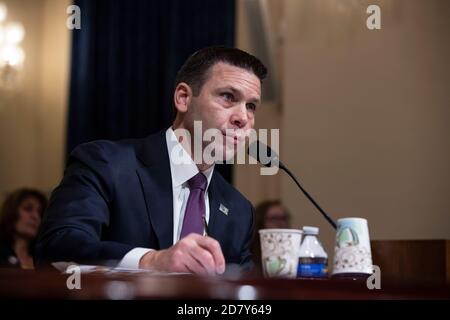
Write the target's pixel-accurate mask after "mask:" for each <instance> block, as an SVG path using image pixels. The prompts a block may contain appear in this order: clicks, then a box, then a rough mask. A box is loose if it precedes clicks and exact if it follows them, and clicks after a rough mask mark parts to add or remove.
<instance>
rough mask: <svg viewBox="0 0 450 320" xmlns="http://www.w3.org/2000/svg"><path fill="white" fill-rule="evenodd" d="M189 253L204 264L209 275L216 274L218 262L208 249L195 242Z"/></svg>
mask: <svg viewBox="0 0 450 320" xmlns="http://www.w3.org/2000/svg"><path fill="white" fill-rule="evenodd" d="M189 253H190V254H191V255H192V257H193V258H194V259H195V260H197V261H198V262H199V263H200V264H201V265H202V266H203V268H204V269H205V270H206V271H207V272H208V274H209V275H214V274H216V263H215V261H214V258H213V256H212V254H211V253H210V252H209V251H208V250H207V249H205V248H203V247H201V246H200V245H199V244H198V243H197V242H194V244H193V245H192V247H190V251H189Z"/></svg>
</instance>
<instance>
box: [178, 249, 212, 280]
mask: <svg viewBox="0 0 450 320" xmlns="http://www.w3.org/2000/svg"><path fill="white" fill-rule="evenodd" d="M183 264H184V266H185V268H186V269H188V270H189V272H191V273H195V274H201V275H207V274H208V271H207V270H206V269H205V268H204V267H203V266H202V265H201V264H200V263H199V262H198V261H197V260H196V259H194V257H192V256H191V255H190V254H188V253H187V254H185V255H184V259H183Z"/></svg>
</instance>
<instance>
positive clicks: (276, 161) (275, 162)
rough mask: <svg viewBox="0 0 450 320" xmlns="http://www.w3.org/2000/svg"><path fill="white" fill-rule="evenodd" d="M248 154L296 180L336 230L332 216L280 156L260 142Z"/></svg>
mask: <svg viewBox="0 0 450 320" xmlns="http://www.w3.org/2000/svg"><path fill="white" fill-rule="evenodd" d="M264 149H265V150H266V152H263V153H261V151H260V150H263V151H264ZM247 152H248V154H249V155H250V156H251V157H253V158H255V159H256V160H257V161H258V162H260V163H261V164H262V165H264V166H266V167H274V166H276V167H279V168H280V169H282V170H284V171H285V172H286V173H287V174H288V175H289V176H290V177H291V178H292V180H294V182H295V183H296V184H297V186H298V187H299V188H300V190H302V192H303V194H304V195H305V196H306V197H307V198H308V200H309V201H311V203H312V204H313V205H314V206H315V207H316V209H317V210H319V211H320V213H321V214H322V215H323V217H324V218H325V219H326V220H327V221H328V223H329V224H331V226H332V227H333V228H334V229H336V228H337V227H336V222H334V220H333V219H331V218H330V216H329V215H328V214H327V213H326V212H325V211H324V210H323V209H322V208H321V207H320V206H319V205H318V204H317V202H316V201H315V200H314V199H313V198H312V197H311V196H310V195H309V193H308V192H306V190H305V189H304V188H303V187H302V186H301V184H300V182H299V181H298V180H297V178H296V177H295V176H294V174H293V173H292V172H291V171H289V169H288V168H287V167H286V166H285V165H284V164H283V163H282V162H281V161H280V158H279V157H278V154H276V152H274V151H273V150H272V149H270V147H269V146H267V145H265V144H264V143H262V142H260V141H259V140H256V141H254V142H253V143H251V144H250V146H249V147H248V149H247Z"/></svg>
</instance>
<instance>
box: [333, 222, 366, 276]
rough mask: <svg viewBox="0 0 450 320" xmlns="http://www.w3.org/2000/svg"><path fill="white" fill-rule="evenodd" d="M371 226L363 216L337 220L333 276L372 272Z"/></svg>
mask: <svg viewBox="0 0 450 320" xmlns="http://www.w3.org/2000/svg"><path fill="white" fill-rule="evenodd" d="M372 270H373V266H372V253H371V250H370V239H369V228H368V226H367V220H366V219H363V218H343V219H339V220H338V222H337V232H336V243H335V249H334V264H333V276H335V275H336V276H339V275H342V276H344V275H346V274H348V275H367V274H372Z"/></svg>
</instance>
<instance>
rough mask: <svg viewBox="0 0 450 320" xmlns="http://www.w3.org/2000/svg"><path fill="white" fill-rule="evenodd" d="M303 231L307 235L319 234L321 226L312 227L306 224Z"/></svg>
mask: <svg viewBox="0 0 450 320" xmlns="http://www.w3.org/2000/svg"><path fill="white" fill-rule="evenodd" d="M303 233H304V234H305V235H307V234H314V235H317V234H319V228H317V227H310V226H304V227H303Z"/></svg>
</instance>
